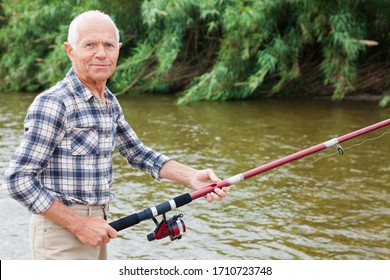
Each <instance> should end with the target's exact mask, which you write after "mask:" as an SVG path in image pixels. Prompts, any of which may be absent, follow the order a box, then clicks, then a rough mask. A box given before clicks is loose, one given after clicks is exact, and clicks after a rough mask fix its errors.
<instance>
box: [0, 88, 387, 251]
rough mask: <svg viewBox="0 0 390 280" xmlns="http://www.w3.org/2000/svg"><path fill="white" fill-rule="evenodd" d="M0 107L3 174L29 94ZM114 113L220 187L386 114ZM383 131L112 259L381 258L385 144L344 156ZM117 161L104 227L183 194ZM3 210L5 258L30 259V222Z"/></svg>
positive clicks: (266, 181)
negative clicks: (212, 174)
mask: <svg viewBox="0 0 390 280" xmlns="http://www.w3.org/2000/svg"><path fill="white" fill-rule="evenodd" d="M1 98H2V99H3V100H5V98H6V100H7V102H6V103H5V102H3V103H2V104H0V128H1V138H0V149H1V153H0V157H1V161H0V162H1V166H0V168H1V170H0V171H1V172H3V171H4V169H5V167H6V165H7V164H8V161H9V158H10V156H11V154H12V152H13V151H14V149H15V148H16V145H17V144H18V142H19V140H20V137H21V133H22V121H23V118H24V115H25V110H26V108H27V106H28V105H29V103H30V102H31V100H32V98H33V95H20V94H16V95H5V94H1ZM120 102H121V105H122V107H123V109H124V112H125V114H126V117H127V119H128V120H129V122H130V123H131V124H132V126H133V128H134V129H135V131H136V132H137V134H138V135H139V136H140V138H141V139H142V140H143V142H144V143H145V144H147V145H150V146H152V147H154V148H155V149H157V150H159V151H162V152H164V153H166V154H167V155H170V156H172V157H173V158H175V159H177V160H179V161H181V162H183V163H186V164H189V165H191V166H194V167H197V168H206V167H207V168H213V169H214V170H215V171H216V172H217V174H218V175H219V176H220V177H221V178H227V177H230V176H232V175H235V174H237V173H240V172H243V171H246V170H249V169H252V168H254V167H256V166H259V165H262V164H265V163H267V162H269V161H272V160H275V159H278V158H280V157H283V156H286V155H289V154H291V153H294V152H297V151H299V150H301V149H304V148H307V147H310V146H313V145H315V144H318V143H321V142H324V141H326V140H329V139H331V138H333V137H335V136H337V135H342V134H345V133H348V132H351V131H353V130H356V129H359V128H361V127H363V126H366V125H370V124H372V123H375V122H378V121H380V120H383V119H387V118H389V111H386V110H380V109H379V108H377V105H376V103H365V102H342V103H331V102H327V101H319V100H315V101H313V100H287V101H285V100H256V101H236V102H226V103H223V102H222V103H196V104H191V105H188V106H176V105H175V104H174V99H173V98H171V97H164V96H163V97H161V96H123V97H120ZM385 131H389V128H385V129H381V130H378V131H375V132H372V133H370V134H367V135H366V136H362V137H359V138H356V139H353V140H350V141H348V142H345V144H343V147H344V148H345V155H343V156H340V155H332V154H334V153H335V150H334V149H332V148H331V149H328V150H326V151H323V152H320V153H317V154H315V155H311V156H308V157H307V158H305V159H303V160H299V161H296V162H293V163H290V164H288V165H286V166H283V167H279V168H278V169H276V170H274V171H269V172H267V173H264V174H262V175H260V176H256V177H254V178H252V179H249V180H246V181H243V182H241V183H239V184H237V185H235V186H234V187H232V191H231V193H230V195H229V198H228V199H226V200H224V201H222V202H220V203H214V204H208V203H207V202H206V201H204V200H203V199H199V200H196V201H194V202H192V203H191V204H190V205H187V206H184V207H183V208H181V209H178V210H177V211H174V213H178V212H180V213H183V214H184V220H185V222H186V225H187V228H188V232H187V233H186V234H185V236H184V237H183V239H182V240H180V241H175V242H170V241H169V240H165V239H164V240H160V241H154V242H148V241H147V239H146V235H147V234H148V233H149V232H151V231H153V230H154V224H153V222H152V221H144V222H142V223H141V224H139V225H137V226H134V227H132V228H130V229H127V230H125V231H123V232H121V236H120V238H117V239H115V240H113V241H112V242H111V243H110V248H111V249H110V250H111V251H110V258H111V259H126V258H129V259H388V258H389V257H390V223H389V221H390V190H389V171H390V161H389V158H388V155H389V150H390V145H389V144H388V143H389V137H390V135H389V134H387V135H385V136H383V137H382V138H380V139H377V140H375V141H368V142H365V143H364V144H362V145H360V146H354V147H352V148H350V149H348V147H350V146H352V145H355V144H359V143H360V142H362V141H363V140H364V139H367V138H374V137H377V136H380V135H381V134H382V133H383V132H385ZM319 157H323V158H322V159H320V160H318V161H316V160H317V159H318V158H319ZM113 161H114V166H115V167H114V168H115V184H114V186H113V189H114V191H115V193H116V199H115V200H114V201H113V202H112V204H111V206H110V207H111V213H112V214H111V218H112V219H117V218H120V217H122V216H124V215H128V214H131V213H134V212H138V211H141V210H143V209H144V208H146V207H150V206H153V205H156V204H159V203H161V202H164V201H166V200H169V199H171V198H173V197H175V196H176V195H179V194H181V193H185V192H188V191H190V190H189V189H188V188H187V187H184V186H180V185H178V184H175V183H171V182H167V181H161V182H156V181H153V180H152V179H151V178H150V177H149V176H147V175H145V174H143V173H142V172H140V171H137V170H134V169H132V168H131V167H130V166H129V165H128V164H127V163H126V161H125V160H124V159H123V158H121V157H120V156H119V155H115V157H114V160H113ZM0 201H1V203H0V207H1V209H0V210H1V211H0V213H1V215H2V221H3V222H2V223H3V227H2V228H3V229H4V230H3V231H2V233H1V237H2V243H1V244H2V245H1V246H2V250H0V251H1V253H0V254H1V257H2V258H3V259H4V258H13V259H25V258H29V255H28V251H27V250H28V244H27V234H26V232H27V227H28V226H27V223H28V214H27V213H26V211H25V210H24V209H22V208H21V207H20V206H19V205H17V204H16V203H14V202H12V201H11V200H10V199H8V198H5V197H4V195H3V194H1V196H0ZM174 213H172V215H173V214H174ZM10 217H12V218H10ZM15 223H16V225H15ZM26 252H27V253H26Z"/></svg>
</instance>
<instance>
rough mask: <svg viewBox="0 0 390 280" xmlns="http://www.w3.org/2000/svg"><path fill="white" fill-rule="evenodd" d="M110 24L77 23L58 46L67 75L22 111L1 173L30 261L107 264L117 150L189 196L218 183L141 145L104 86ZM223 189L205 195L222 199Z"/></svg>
mask: <svg viewBox="0 0 390 280" xmlns="http://www.w3.org/2000/svg"><path fill="white" fill-rule="evenodd" d="M121 45H122V44H121V43H120V42H119V32H118V29H117V28H116V26H115V24H114V22H113V21H112V20H111V18H110V17H109V16H108V15H106V14H104V13H102V12H100V11H88V12H85V13H83V14H81V15H79V16H77V17H76V18H75V19H74V20H73V21H72V22H71V24H70V26H69V34H68V42H66V43H64V47H65V50H66V53H67V55H68V57H69V59H70V60H71V61H72V68H71V69H70V70H69V72H68V73H67V75H66V77H65V78H64V79H63V80H62V81H60V82H59V83H58V84H56V85H55V86H53V87H52V88H50V89H49V90H47V91H45V92H43V93H41V94H39V95H38V96H37V97H36V99H35V100H34V102H33V103H32V104H31V106H30V107H29V109H28V112H27V116H26V119H25V122H24V138H23V140H22V142H21V144H20V146H19V147H18V149H17V150H16V152H15V154H14V155H13V157H12V159H11V162H10V166H9V168H8V169H7V170H6V172H5V176H4V189H5V190H6V191H7V192H8V193H9V195H10V196H11V197H13V198H14V199H16V200H17V201H19V202H20V203H21V204H22V205H24V206H25V207H26V208H28V210H29V211H30V212H32V213H33V215H32V218H31V223H30V245H31V251H32V256H33V258H34V259H106V258H107V243H108V242H109V241H110V240H111V239H113V238H115V237H116V236H117V232H116V230H115V229H113V228H112V227H110V225H109V224H108V223H107V221H106V214H107V213H106V212H107V204H108V203H109V202H110V200H111V199H112V198H113V194H112V193H111V192H110V186H111V184H112V156H113V150H114V148H115V147H116V148H117V149H118V150H119V152H120V154H121V155H123V156H124V157H125V158H126V159H127V160H128V162H129V163H130V164H131V165H132V166H133V167H135V168H139V169H141V170H143V171H145V172H147V173H149V174H150V175H152V176H153V177H154V178H156V179H160V178H165V179H169V180H173V181H177V182H180V183H183V184H186V185H188V186H190V187H192V188H194V189H198V188H201V187H204V186H205V185H209V184H211V183H214V182H216V181H218V180H219V179H218V177H217V176H216V175H215V174H214V172H213V171H212V170H210V169H205V170H196V169H193V168H191V167H188V166H186V165H183V164H180V163H179V162H176V161H174V160H171V159H170V158H168V157H167V156H165V155H163V154H161V153H159V152H157V151H155V150H153V149H151V148H149V147H146V146H144V145H143V144H142V142H141V141H140V140H139V139H138V137H137V135H136V134H135V133H134V131H133V130H132V128H131V127H130V125H129V124H128V123H127V122H126V120H125V119H124V115H123V112H122V109H121V107H120V105H119V103H118V100H117V99H116V98H115V96H114V95H113V94H112V93H111V92H110V91H109V89H108V88H107V87H106V82H107V79H108V78H109V77H110V76H111V75H112V73H113V72H114V70H115V67H116V63H117V60H118V56H119V49H120V47H121ZM228 191H229V189H228V188H223V189H216V190H215V192H213V193H210V194H208V195H207V196H206V199H207V200H208V201H209V202H212V201H213V200H221V199H222V198H223V197H224V196H226V194H227V192H228Z"/></svg>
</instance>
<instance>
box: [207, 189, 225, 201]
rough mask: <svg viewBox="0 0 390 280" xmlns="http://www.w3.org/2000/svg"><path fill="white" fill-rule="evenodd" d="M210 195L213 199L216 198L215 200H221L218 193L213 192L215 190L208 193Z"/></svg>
mask: <svg viewBox="0 0 390 280" xmlns="http://www.w3.org/2000/svg"><path fill="white" fill-rule="evenodd" d="M210 195H211V197H212V198H213V200H216V201H220V200H222V197H221V196H220V195H218V194H217V193H215V191H214V192H212V193H210Z"/></svg>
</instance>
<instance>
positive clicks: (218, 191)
mask: <svg viewBox="0 0 390 280" xmlns="http://www.w3.org/2000/svg"><path fill="white" fill-rule="evenodd" d="M214 193H215V194H216V195H217V196H219V197H220V198H221V199H222V198H223V197H225V196H227V192H225V191H224V190H221V189H218V188H217V189H214Z"/></svg>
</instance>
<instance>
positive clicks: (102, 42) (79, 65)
mask: <svg viewBox="0 0 390 280" xmlns="http://www.w3.org/2000/svg"><path fill="white" fill-rule="evenodd" d="M78 32H79V37H78V40H77V44H76V48H72V46H71V45H70V44H69V43H65V44H64V46H65V49H66V51H67V53H68V56H69V58H70V60H72V62H73V69H74V71H75V72H76V74H77V76H78V77H79V78H80V79H81V80H82V81H83V82H85V83H101V82H106V81H107V79H108V78H109V77H110V76H111V75H112V73H113V72H114V70H115V67H116V63H117V61H118V56H119V49H120V47H121V46H122V44H121V43H118V42H117V38H116V28H115V26H114V25H113V24H112V23H110V22H109V21H107V20H104V19H90V20H86V21H84V22H82V23H81V24H80V25H79V28H78Z"/></svg>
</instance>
